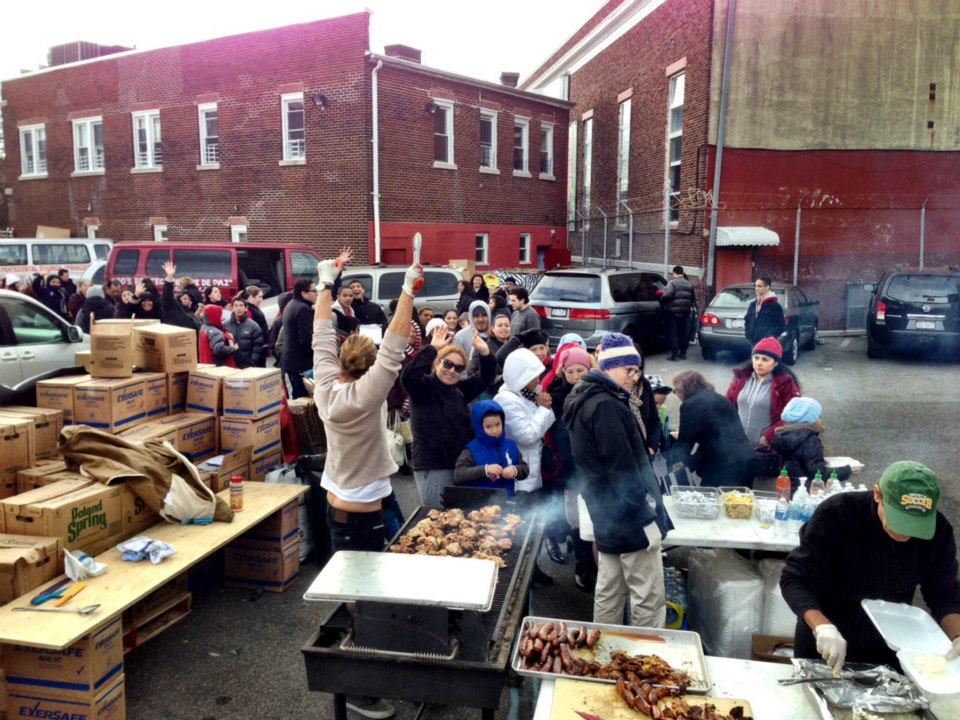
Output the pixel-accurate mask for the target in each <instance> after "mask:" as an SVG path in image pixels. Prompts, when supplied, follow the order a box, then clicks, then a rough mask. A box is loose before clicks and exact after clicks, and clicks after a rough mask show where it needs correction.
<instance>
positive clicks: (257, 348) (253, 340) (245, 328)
mask: <svg viewBox="0 0 960 720" xmlns="http://www.w3.org/2000/svg"><path fill="white" fill-rule="evenodd" d="M223 326H224V328H226V330H227V332H229V333H230V334H231V335H233V341H234V342H235V343H236V344H237V350H236V352H234V353H233V359H234V362H236V363H237V367H238V368H248V367H263V363H264V360H265V359H266V351H265V349H264V346H263V331H261V330H260V326H259V325H257V324H256V323H255V322H254V321H253V320H251V319H250V318H249V317H245V318H244V319H243V323H238V322H237V318H236V316H235V315H231V316H230V319H229V320H227V321H226V322H225V323H224V324H223Z"/></svg>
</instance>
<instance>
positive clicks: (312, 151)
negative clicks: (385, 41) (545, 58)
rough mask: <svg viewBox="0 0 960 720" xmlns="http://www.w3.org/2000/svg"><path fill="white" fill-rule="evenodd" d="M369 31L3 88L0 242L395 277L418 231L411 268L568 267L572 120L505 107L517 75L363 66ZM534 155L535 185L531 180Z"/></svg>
mask: <svg viewBox="0 0 960 720" xmlns="http://www.w3.org/2000/svg"><path fill="white" fill-rule="evenodd" d="M369 20H370V16H369V14H368V13H359V14H356V15H349V16H345V17H339V18H334V19H329V20H322V21H318V22H312V23H306V24H301V25H294V26H289V27H283V28H277V29H272V30H266V31H262V32H255V33H247V34H243V35H237V36H233V37H226V38H219V39H215V40H209V41H204V42H200V43H194V44H189V45H182V46H177V47H170V48H163V49H158V50H149V51H132V52H121V53H118V54H113V55H108V56H106V57H98V58H94V59H89V60H83V61H79V62H75V63H70V64H66V65H60V66H57V67H51V68H48V69H45V70H41V71H38V72H35V73H31V74H29V75H25V76H22V77H18V78H14V79H12V80H8V81H5V82H4V83H3V97H4V100H5V102H6V104H5V107H4V113H3V122H4V130H5V131H6V138H7V143H6V145H7V152H6V157H5V159H4V160H3V163H4V166H3V167H4V172H5V175H6V178H7V183H6V188H5V189H6V198H7V200H8V208H9V210H8V211H9V220H10V224H11V226H12V227H13V228H14V229H15V231H16V232H17V234H18V235H21V236H30V235H33V234H34V232H35V228H36V226H37V225H52V226H59V227H66V228H70V229H71V232H72V233H73V234H74V235H86V234H88V233H90V234H92V233H97V234H99V236H101V237H109V238H111V239H113V240H115V241H123V240H141V241H142V240H154V239H155V240H170V241H174V242H176V241H228V240H235V241H244V240H248V241H281V242H297V243H303V244H307V245H312V246H314V247H317V248H318V249H320V250H321V251H322V252H324V253H332V252H334V251H335V250H336V249H337V248H339V247H340V246H342V245H344V244H349V245H351V246H353V247H354V248H355V249H356V250H357V251H358V256H359V259H360V261H361V262H362V261H366V260H368V259H369V260H370V261H373V260H374V259H375V257H376V250H377V247H378V245H379V246H380V247H382V249H383V253H382V259H383V260H384V261H386V262H394V261H396V262H403V261H408V260H409V256H408V255H406V254H405V253H406V252H407V250H408V248H409V237H410V235H411V234H412V233H413V232H415V231H420V232H421V233H422V235H423V237H424V253H423V259H424V261H426V262H445V261H447V260H448V259H450V258H464V259H474V258H476V259H478V260H481V261H484V262H485V263H486V264H487V265H489V266H490V267H496V266H515V265H517V264H518V262H520V261H523V260H527V263H528V264H530V265H531V266H535V265H536V263H537V261H538V258H539V260H540V261H541V262H546V261H547V258H546V253H547V252H548V250H550V249H563V248H565V246H566V226H565V222H564V205H565V189H564V184H563V179H564V177H565V174H566V146H567V138H566V128H567V123H568V108H569V105H570V104H569V103H567V102H565V101H562V100H557V99H553V98H549V97H544V96H539V95H537V94H534V93H531V92H525V91H520V90H517V89H516V87H515V85H516V78H515V76H514V77H513V78H512V82H513V86H512V87H511V86H510V85H509V84H506V85H497V84H493V83H487V82H482V81H479V80H474V79H471V78H465V77H461V76H456V75H453V74H450V73H445V72H442V71H438V70H433V69H430V68H426V67H424V66H422V65H421V64H420V62H419V52H418V51H416V50H413V49H411V48H405V47H403V46H390V47H389V48H388V50H387V52H386V53H385V54H384V55H383V56H378V55H374V54H373V53H371V52H370V49H369V33H368V29H369ZM375 78H376V79H375ZM510 80H511V78H509V77H508V78H507V81H508V83H509V82H510ZM375 83H376V94H374V84H375ZM374 108H376V111H377V113H378V117H379V120H378V122H377V123H376V127H375V123H374V120H373V116H374ZM491 122H492V126H493V128H495V131H494V132H493V135H490V130H491ZM482 128H483V131H485V133H486V134H485V135H484V141H483V142H482V143H481V132H482ZM515 128H516V130H515ZM375 130H376V131H377V132H378V133H379V141H378V143H377V145H376V147H377V148H378V153H376V157H375V154H374V152H373V148H374V145H373V141H372V139H373V133H374V131H375ZM515 135H516V137H517V142H516V145H517V149H516V150H514V144H515V143H514V136H515ZM542 135H543V136H544V137H546V138H547V139H549V140H550V141H551V142H552V148H553V149H552V150H549V147H550V145H549V144H542V143H541V136H542ZM481 144H483V146H484V147H483V148H481ZM491 152H493V153H494V155H495V159H494V157H491ZM481 153H484V158H485V159H486V162H487V164H488V165H489V167H486V168H481ZM541 153H544V154H546V156H547V157H546V158H545V160H544V162H546V163H548V165H549V167H548V168H547V169H548V170H550V171H551V172H543V173H541V172H539V171H540V164H541ZM515 154H516V155H517V157H516V158H514V155H515ZM375 160H376V162H377V164H378V165H379V170H378V172H377V175H376V177H375V176H374V171H373V167H374V163H375ZM515 163H516V164H517V166H518V167H520V168H521V169H520V170H519V171H514V165H515ZM377 181H378V182H377ZM375 188H376V193H375ZM377 200H378V201H379V202H375V201H377ZM551 258H552V256H551Z"/></svg>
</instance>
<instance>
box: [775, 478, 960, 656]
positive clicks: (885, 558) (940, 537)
mask: <svg viewBox="0 0 960 720" xmlns="http://www.w3.org/2000/svg"><path fill="white" fill-rule="evenodd" d="M939 499H940V482H939V480H938V479H937V477H936V475H934V473H933V471H931V470H930V468H928V467H926V466H924V465H921V464H920V463H918V462H913V461H909V460H905V461H901V462H895V463H893V465H891V466H890V467H888V468H887V469H886V470H884V472H883V475H882V476H881V478H880V483H879V484H878V485H877V486H875V487H874V488H873V492H870V493H867V492H852V493H842V494H840V495H834V496H833V497H830V498H827V499H826V500H824V501H823V503H821V505H820V507H819V508H817V511H816V512H815V513H814V514H813V518H812V519H811V520H810V521H809V522H808V523H807V524H806V525H804V526H803V528H802V529H801V530H800V547H798V548H797V549H796V550H794V551H793V552H792V553H790V555H789V556H788V557H787V564H786V567H785V568H784V570H783V574H782V576H781V578H780V589H781V590H782V591H783V598H784V600H786V601H787V604H788V605H789V606H790V609H791V610H793V611H794V612H795V613H796V614H797V627H796V631H795V636H794V655H795V656H796V657H805V658H816V657H818V656H820V657H823V659H824V660H825V661H826V662H827V664H828V665H830V666H831V667H833V669H834V673H835V674H839V672H840V670H841V669H842V668H843V662H844V660H845V659H849V660H850V661H851V662H862V663H869V664H871V665H882V664H886V665H890V666H892V667H894V668H897V667H899V663H898V661H897V657H896V655H895V654H894V653H893V651H892V650H890V648H889V647H888V646H887V644H886V642H885V641H884V639H883V637H882V636H881V635H880V633H879V632H878V631H877V629H876V628H875V627H874V625H873V623H872V622H871V621H870V619H869V618H868V617H867V615H866V613H865V612H864V610H863V608H862V607H861V605H860V601H861V600H874V599H876V600H886V601H889V602H895V603H905V604H907V605H911V604H912V603H913V596H914V593H915V591H916V589H917V586H918V585H919V586H920V589H921V591H922V592H923V601H924V603H925V604H926V606H927V607H928V608H929V609H930V614H931V615H932V616H933V618H934V619H935V620H936V621H937V622H938V623H939V625H940V627H941V628H942V629H943V631H944V632H945V633H946V635H947V638H949V639H950V640H951V641H952V643H953V645H952V647H951V649H950V650H949V651H948V652H947V654H946V657H947V659H952V658H954V657H957V656H960V580H958V578H957V575H958V565H957V548H956V544H955V541H954V538H953V528H952V527H951V526H950V523H949V521H948V520H947V519H946V518H945V517H944V516H943V515H942V514H941V513H939V512H937V504H938V502H939Z"/></svg>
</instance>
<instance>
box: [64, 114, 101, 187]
mask: <svg viewBox="0 0 960 720" xmlns="http://www.w3.org/2000/svg"><path fill="white" fill-rule="evenodd" d="M72 125H73V172H72V173H71V174H70V175H71V177H78V176H83V175H103V173H104V171H105V168H106V161H105V160H104V153H105V149H106V148H105V145H106V141H104V145H101V146H100V147H99V152H98V148H97V145H96V140H95V139H94V138H95V136H96V133H95V132H94V127H95V126H96V125H99V126H100V134H101V135H103V117H101V116H99V115H97V116H94V117H86V118H78V119H77V120H73V121H72ZM81 135H86V144H83V143H81ZM81 150H86V151H87V167H81V157H80V152H81Z"/></svg>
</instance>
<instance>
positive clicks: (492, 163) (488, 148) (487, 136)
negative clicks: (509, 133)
mask: <svg viewBox="0 0 960 720" xmlns="http://www.w3.org/2000/svg"><path fill="white" fill-rule="evenodd" d="M480 169H481V170H493V171H496V170H497V114H496V113H495V112H493V111H491V110H481V111H480Z"/></svg>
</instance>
